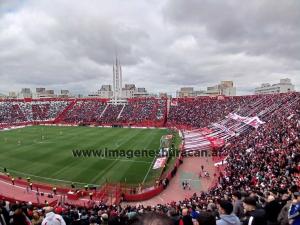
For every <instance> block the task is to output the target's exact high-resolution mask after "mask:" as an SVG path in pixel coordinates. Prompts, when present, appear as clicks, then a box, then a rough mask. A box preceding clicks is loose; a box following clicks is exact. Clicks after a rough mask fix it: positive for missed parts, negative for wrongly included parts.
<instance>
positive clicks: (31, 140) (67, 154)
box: [0, 126, 168, 185]
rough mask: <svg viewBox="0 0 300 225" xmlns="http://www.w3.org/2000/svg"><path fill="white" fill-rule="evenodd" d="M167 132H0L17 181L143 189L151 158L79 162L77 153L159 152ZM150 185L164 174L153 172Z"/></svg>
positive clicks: (1, 158) (5, 161)
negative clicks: (106, 184) (111, 184)
mask: <svg viewBox="0 0 300 225" xmlns="http://www.w3.org/2000/svg"><path fill="white" fill-rule="evenodd" d="M167 133H168V130H166V129H133V128H98V127H50V126H32V127H25V128H22V129H16V130H10V131H3V132H0V166H1V167H5V168H7V169H8V172H10V173H11V174H13V175H15V176H22V177H27V176H30V177H31V178H32V179H33V180H38V181H43V182H49V183H64V184H67V183H68V182H77V183H80V184H81V185H84V184H96V185H100V184H102V183H104V182H106V181H109V182H125V181H126V182H127V183H129V184H139V183H141V182H142V181H143V180H144V178H145V176H146V174H147V172H148V170H149V168H150V166H151V163H152V161H153V158H151V157H138V158H130V159H129V158H112V157H111V158H99V157H94V158H86V157H74V156H73V154H72V150H74V149H104V148H108V149H113V150H119V149H122V150H138V149H139V150H143V149H147V150H157V149H159V146H160V138H161V136H162V135H165V134H167ZM149 171H150V173H149V174H148V175H147V178H146V182H150V181H151V180H152V181H153V180H154V179H155V176H157V175H158V174H159V171H153V170H152V169H151V170H149Z"/></svg>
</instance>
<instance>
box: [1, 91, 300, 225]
mask: <svg viewBox="0 0 300 225" xmlns="http://www.w3.org/2000/svg"><path fill="white" fill-rule="evenodd" d="M173 100H174V99H173ZM175 100H176V101H172V102H171V106H170V111H169V114H168V117H167V119H168V121H167V125H169V126H176V125H179V126H181V125H185V126H191V127H202V128H204V127H208V128H209V129H211V130H213V129H216V128H215V127H214V126H216V125H213V124H214V123H216V122H219V124H221V125H222V126H223V127H226V128H228V129H224V130H225V131H224V130H223V132H228V131H235V135H232V136H230V137H229V136H228V138H226V144H224V145H223V146H222V147H221V148H219V149H213V151H216V153H217V154H218V156H219V157H220V158H221V159H222V169H220V170H219V174H217V182H216V185H215V186H213V187H212V188H211V189H210V190H209V191H208V192H200V193H194V194H193V195H192V196H191V197H186V198H185V199H182V200H181V201H178V202H166V203H164V204H157V205H151V206H148V205H143V204H131V205H128V204H127V203H125V202H124V203H120V204H116V205H114V204H109V203H106V202H97V203H96V202H95V203H94V204H91V205H90V206H89V207H76V206H72V205H68V204H59V203H57V205H54V206H52V207H50V206H46V207H44V206H39V205H33V204H31V203H29V202H25V203H21V202H8V201H2V203H1V206H0V224H1V225H4V224H5V225H9V224H11V225H29V224H32V225H40V224H43V225H52V224H62V225H64V224H67V225H75V224H76V225H77V224H80V225H96V224H165V225H168V224H172V225H197V224H199V225H215V224H218V225H240V224H242V225H290V224H291V225H298V224H300V192H299V185H300V180H299V178H300V94H299V93H290V94H282V95H264V96H245V97H230V98H224V99H219V100H218V99H216V98H214V99H213V98H191V99H185V98H183V99H180V98H179V99H175ZM23 104H25V103H23V102H20V103H19V104H16V103H12V102H9V101H7V102H6V103H3V102H0V112H1V116H0V121H1V123H2V122H6V123H9V122H11V123H15V122H16V121H23V120H26V118H25V115H27V113H28V111H27V112H26V111H25V109H26V110H29V111H30V107H29V109H27V108H26V106H23ZM165 106H166V101H165V100H154V99H153V100H143V101H132V102H129V103H128V105H126V106H124V105H107V104H106V103H102V102H100V101H99V102H97V101H94V100H91V101H77V102H76V103H75V104H74V105H73V106H72V107H71V108H70V109H69V110H68V111H67V112H66V113H65V114H64V116H63V119H62V120H63V121H65V122H70V123H78V122H80V121H86V122H91V121H97V122H98V121H101V122H102V123H110V124H111V123H113V122H115V121H118V120H119V121H121V122H127V121H128V122H131V121H134V122H136V121H143V120H148V119H149V120H160V119H162V118H164V116H165V113H166V111H165V110H166V107H165ZM33 108H34V109H33ZM51 108H56V110H54V113H53V114H50V113H46V112H48V111H51ZM62 108H63V106H61V107H60V106H59V104H58V105H56V107H54V106H53V104H52V105H51V104H49V106H44V105H43V106H39V109H38V108H37V107H36V106H34V107H31V112H32V119H33V120H38V119H41V118H44V117H43V116H44V115H52V116H49V118H51V119H53V118H54V115H57V114H58V112H61V111H63V109H62ZM13 109H14V110H15V111H14V114H12V112H11V111H10V110H13ZM33 111H34V113H33ZM52 111H53V110H52ZM55 112H56V113H55ZM35 113H36V114H37V115H38V116H33V115H34V114H35ZM234 114H235V115H240V116H244V117H246V116H247V117H254V116H259V118H260V119H261V120H262V121H263V122H262V123H261V124H260V125H259V126H257V127H255V126H250V125H249V124H245V125H244V126H243V128H245V129H243V130H237V129H234V128H236V127H239V128H240V124H241V122H240V121H238V122H237V120H236V119H234V118H235V117H234V116H233V115H234ZM229 115H231V116H229ZM12 117H13V119H12ZM219 128H220V126H219ZM229 128H231V130H230V129H229ZM237 131H239V132H237ZM183 163H184V162H183ZM199 167H200V165H199ZM199 169H200V168H199ZM149 221H150V222H149Z"/></svg>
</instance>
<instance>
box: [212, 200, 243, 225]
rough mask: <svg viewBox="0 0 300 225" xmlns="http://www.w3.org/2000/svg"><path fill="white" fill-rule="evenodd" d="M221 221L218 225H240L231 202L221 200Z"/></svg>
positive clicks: (219, 205)
mask: <svg viewBox="0 0 300 225" xmlns="http://www.w3.org/2000/svg"><path fill="white" fill-rule="evenodd" d="M218 209H219V213H220V219H219V220H217V225H240V224H241V222H240V220H239V218H238V217H237V216H236V215H234V214H233V213H232V212H233V205H232V203H231V202H230V201H227V200H220V201H219V203H218Z"/></svg>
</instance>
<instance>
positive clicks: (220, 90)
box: [176, 81, 236, 98]
mask: <svg viewBox="0 0 300 225" xmlns="http://www.w3.org/2000/svg"><path fill="white" fill-rule="evenodd" d="M218 95H225V96H235V95H236V88H235V87H234V85H233V81H221V83H220V84H217V85H214V86H210V87H207V88H206V91H204V90H194V88H193V87H182V88H181V89H180V90H179V91H177V92H176V96H177V97H179V98H181V97H196V96H218Z"/></svg>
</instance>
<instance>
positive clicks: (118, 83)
mask: <svg viewBox="0 0 300 225" xmlns="http://www.w3.org/2000/svg"><path fill="white" fill-rule="evenodd" d="M113 92H114V93H113V98H114V101H117V100H120V99H122V98H123V96H122V67H121V64H120V61H119V60H118V58H116V64H113Z"/></svg>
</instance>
